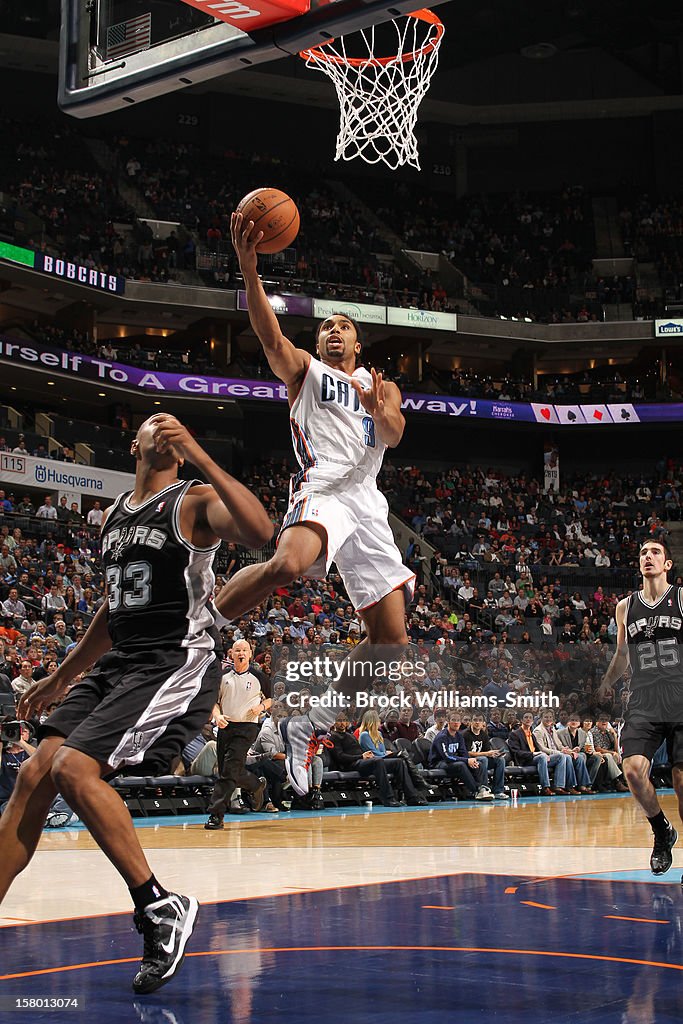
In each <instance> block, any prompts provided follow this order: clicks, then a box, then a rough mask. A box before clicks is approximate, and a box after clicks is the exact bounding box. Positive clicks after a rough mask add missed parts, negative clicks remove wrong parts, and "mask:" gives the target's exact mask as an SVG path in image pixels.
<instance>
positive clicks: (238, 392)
mask: <svg viewBox="0 0 683 1024" xmlns="http://www.w3.org/2000/svg"><path fill="white" fill-rule="evenodd" d="M0 362H5V363H11V364H14V365H18V366H35V367H37V368H42V369H49V370H51V371H52V372H53V373H56V374H57V373H66V374H68V375H69V376H70V377H71V378H73V377H80V378H82V379H83V380H88V381H95V382H96V383H98V384H102V385H106V384H110V385H117V386H119V387H122V388H127V389H130V390H132V391H148V392H151V393H152V394H154V395H155V396H159V395H162V394H175V395H186V396H187V395H190V396H194V397H200V396H202V395H207V396H210V397H212V398H217V399H226V398H227V399H240V398H244V399H255V400H260V401H266V402H286V401H287V387H286V385H285V384H283V383H282V382H281V381H277V380H273V381H269V380H245V379H244V378H239V377H236V378H226V377H210V376H207V375H205V374H199V373H182V374H181V373H165V372H163V371H161V370H146V369H143V368H140V367H137V366H127V365H125V364H124V363H114V362H108V361H107V360H105V359H99V358H95V357H93V356H86V355H82V354H80V353H76V352H66V351H63V350H61V349H54V348H50V347H49V346H46V345H40V344H37V343H33V342H32V343H31V344H28V343H27V342H25V341H21V340H18V339H16V338H10V337H6V336H4V337H3V336H1V335H0ZM402 409H403V411H404V412H407V413H425V414H431V415H441V416H450V417H453V418H457V417H462V418H465V419H467V418H474V417H477V418H479V419H489V420H502V421H506V422H511V423H537V424H539V425H541V426H542V425H546V426H552V427H571V426H584V427H585V426H601V425H602V426H605V425H610V426H613V425H615V424H618V425H619V426H623V425H625V424H632V423H669V422H673V421H681V420H683V403H681V402H669V403H665V404H657V405H655V404H651V405H633V404H631V403H630V402H614V403H607V404H600V405H595V404H590V405H551V404H550V403H545V404H544V403H540V402H508V401H505V400H496V399H490V398H464V397H462V396H458V395H433V394H432V395H429V394H423V393H420V392H414V391H404V392H403V404H402Z"/></svg>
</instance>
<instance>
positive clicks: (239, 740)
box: [204, 640, 271, 831]
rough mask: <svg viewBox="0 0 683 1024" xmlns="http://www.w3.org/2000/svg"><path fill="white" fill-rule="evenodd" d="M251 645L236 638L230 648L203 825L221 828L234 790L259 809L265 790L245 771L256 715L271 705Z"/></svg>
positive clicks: (218, 703) (218, 706) (267, 682)
mask: <svg viewBox="0 0 683 1024" xmlns="http://www.w3.org/2000/svg"><path fill="white" fill-rule="evenodd" d="M251 655H252V651H251V647H250V645H249V642H248V641H247V640H238V641H237V642H236V643H234V644H233V646H232V647H231V649H230V657H231V659H232V663H233V668H232V669H231V670H230V671H229V672H226V673H225V674H224V676H223V678H222V680H221V687H220V690H219V692H218V700H217V701H216V703H215V705H214V709H213V718H214V721H215V723H216V725H217V726H218V742H217V751H216V753H217V758H218V780H217V782H216V784H215V786H214V790H213V794H212V796H211V803H210V804H209V820H208V821H207V822H206V824H205V825H204V828H205V829H207V830H209V831H215V830H217V829H221V828H223V818H224V816H225V813H226V811H227V809H228V807H229V805H230V797H231V796H232V793H233V791H234V790H235V789H237V788H238V787H239V788H240V789H243V790H246V792H247V793H249V795H250V797H251V805H252V807H253V809H254V810H255V811H260V810H261V808H262V807H263V801H264V798H265V792H266V780H265V779H264V778H257V777H256V776H255V775H254V773H253V772H249V771H247V769H246V767H245V765H246V760H247V752H248V750H249V748H250V747H251V745H252V744H253V742H254V740H255V739H256V737H257V736H258V734H259V730H260V728H261V726H260V725H259V721H258V720H259V716H260V715H262V714H263V712H264V711H266V710H267V709H268V708H269V707H270V705H271V693H270V680H269V678H268V677H267V676H266V675H265V674H264V673H263V672H260V671H259V669H257V668H252V667H251Z"/></svg>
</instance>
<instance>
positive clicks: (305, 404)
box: [290, 357, 386, 489]
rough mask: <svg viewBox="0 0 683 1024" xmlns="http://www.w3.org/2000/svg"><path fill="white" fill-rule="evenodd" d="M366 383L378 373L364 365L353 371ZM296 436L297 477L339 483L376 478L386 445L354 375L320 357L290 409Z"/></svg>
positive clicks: (295, 481)
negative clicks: (353, 382) (366, 406)
mask: <svg viewBox="0 0 683 1024" xmlns="http://www.w3.org/2000/svg"><path fill="white" fill-rule="evenodd" d="M353 379H354V380H359V381H360V382H361V384H362V385H363V387H364V388H369V387H371V385H372V376H371V374H370V373H369V372H368V371H367V370H366V369H365V368H364V367H362V366H361V367H359V368H358V369H357V370H356V371H355V372H354V374H353ZM290 424H291V428H292V440H293V442H294V453H295V455H296V458H297V462H298V463H299V465H300V466H301V472H300V473H298V474H297V475H296V477H294V478H293V480H292V486H293V488H294V489H295V488H296V487H297V486H298V485H299V484H300V483H302V482H308V481H311V482H313V481H314V480H318V481H319V482H320V483H321V484H324V483H325V482H328V483H330V484H334V486H335V487H339V486H340V485H343V483H344V481H345V480H348V481H350V480H354V481H359V480H361V479H365V480H367V481H372V482H373V483H374V481H375V479H376V477H377V474H378V473H379V470H380V467H381V465H382V459H383V457H384V452H385V450H386V445H385V444H383V443H382V442H381V441H380V439H379V438H378V437H377V436H376V433H375V423H374V421H373V419H372V417H371V416H368V414H367V412H366V411H365V409H364V408H363V406H362V405H361V404H360V400H359V398H358V395H357V394H356V392H355V390H354V389H353V387H352V386H351V377H349V376H348V374H346V373H343V372H342V371H340V370H335V369H333V368H332V367H330V366H327V365H326V364H325V363H322V362H321V361H320V360H319V359H314V358H313V357H311V361H310V363H309V366H308V370H307V372H306V376H305V377H304V382H303V384H302V385H301V390H300V391H299V394H298V395H297V397H296V400H295V402H294V404H293V406H292V408H291V410H290Z"/></svg>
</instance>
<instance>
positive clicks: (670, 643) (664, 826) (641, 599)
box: [601, 540, 683, 882]
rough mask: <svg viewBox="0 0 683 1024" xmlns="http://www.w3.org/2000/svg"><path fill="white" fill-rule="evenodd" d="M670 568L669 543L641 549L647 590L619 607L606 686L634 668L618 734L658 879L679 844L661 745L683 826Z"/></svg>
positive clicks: (682, 681)
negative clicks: (657, 769) (656, 782)
mask: <svg viewBox="0 0 683 1024" xmlns="http://www.w3.org/2000/svg"><path fill="white" fill-rule="evenodd" d="M672 565H673V561H672V559H671V552H670V551H669V549H668V547H667V545H666V543H665V542H664V541H661V540H648V541H645V543H644V544H643V545H642V547H641V549H640V572H641V575H642V577H643V587H642V590H637V591H635V592H634V593H633V594H631V595H630V596H629V597H626V598H624V599H623V600H622V601H620V602H619V604H618V605H617V610H616V620H617V627H618V636H617V650H616V653H615V655H614V657H613V658H612V661H611V662H610V666H609V668H608V669H607V672H606V673H605V676H604V678H603V681H602V687H601V689H602V691H603V692H606V691H607V690H609V689H610V688H611V686H612V684H613V683H615V682H616V681H617V680H618V679H619V678H620V677H621V676H622V675H623V674H624V672H625V670H626V668H627V667H628V666H629V665H630V667H631V673H632V675H631V683H630V692H629V699H628V704H627V707H626V714H625V724H624V728H623V731H622V734H621V746H622V754H623V770H624V776H625V778H626V781H627V782H628V785H629V788H630V790H631V792H632V793H633V795H634V797H635V798H636V800H637V802H638V803H639V804H640V806H641V807H642V808H643V811H644V812H645V815H646V816H647V819H648V821H649V822H650V825H651V826H652V832H653V834H654V846H653V850H652V856H651V857H650V868H651V869H652V872H653V874H655V875H661V874H664V872H665V871H668V870H669V868H670V867H671V864H672V861H673V858H672V855H671V850H672V848H673V846H674V844H675V843H676V840H677V839H678V833H677V832H676V829H675V828H674V827H673V825H671V823H670V822H669V821H668V819H667V818H666V816H665V814H664V812H663V811H662V808H661V807H660V804H659V800H658V799H657V792H656V790H655V788H654V786H653V785H652V782H651V781H650V768H651V765H652V758H653V757H654V755H655V752H656V751H657V750H658V748H659V747H660V746H661V745H662V743H663V742H664V741H666V745H667V750H668V754H669V759H670V761H671V764H672V765H673V784H674V789H675V791H676V795H677V797H678V807H679V814H680V816H681V819H682V820H683V664H681V661H682V657H683V587H674V586H671V585H670V584H669V583H668V582H667V573H668V572H669V570H670V569H671V567H672ZM682 882H683V880H682Z"/></svg>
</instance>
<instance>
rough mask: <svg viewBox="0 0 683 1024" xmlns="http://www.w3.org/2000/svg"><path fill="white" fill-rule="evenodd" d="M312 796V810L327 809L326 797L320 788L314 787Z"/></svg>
mask: <svg viewBox="0 0 683 1024" xmlns="http://www.w3.org/2000/svg"><path fill="white" fill-rule="evenodd" d="M310 798H311V810H312V811H324V810H325V798H324V797H323V795H322V793H321V792H320V790H319V789H314V790H312V791H311V793H310Z"/></svg>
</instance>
